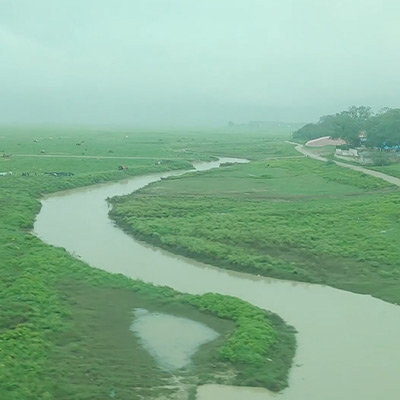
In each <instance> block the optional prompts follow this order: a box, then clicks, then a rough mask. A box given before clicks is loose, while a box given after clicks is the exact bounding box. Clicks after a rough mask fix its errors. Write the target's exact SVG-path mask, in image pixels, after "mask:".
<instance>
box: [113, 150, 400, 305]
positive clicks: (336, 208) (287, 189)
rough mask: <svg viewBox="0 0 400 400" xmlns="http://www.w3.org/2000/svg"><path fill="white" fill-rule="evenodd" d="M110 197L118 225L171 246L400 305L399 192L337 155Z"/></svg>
mask: <svg viewBox="0 0 400 400" xmlns="http://www.w3.org/2000/svg"><path fill="white" fill-rule="evenodd" d="M112 204H113V209H112V212H111V216H112V218H113V219H114V220H115V221H117V223H118V224H119V225H120V226H121V227H122V228H123V229H125V230H126V231H127V232H130V233H131V234H133V235H134V236H135V237H137V238H140V239H141V240H144V241H146V242H149V243H152V244H155V245H157V246H161V247H163V248H165V249H168V250H169V251H171V252H175V253H178V254H182V255H185V256H189V257H192V258H196V259H197V260H200V261H204V262H206V263H212V264H214V265H218V266H219V267H221V268H228V269H234V270H238V271H245V272H250V273H254V274H259V275H265V276H269V277H274V278H281V279H289V280H295V281H304V282H312V283H320V284H327V285H331V286H333V287H337V288H341V289H345V290H349V291H353V292H357V293H363V294H370V295H373V296H375V297H378V298H381V299H384V300H386V301H389V302H392V303H397V304H399V303H400V264H399V258H400V257H399V256H400V251H399V248H400V247H399V246H400V209H399V204H400V191H399V189H398V188H397V187H395V186H392V185H390V184H389V183H387V182H385V181H383V180H380V179H377V178H373V177H371V176H368V175H366V174H363V173H360V172H355V171H351V170H347V169H345V168H341V167H339V166H337V165H335V164H334V163H333V162H328V163H322V162H319V161H315V160H312V159H308V158H299V159H297V158H287V159H286V158H285V159H284V158H281V159H269V160H260V159H258V160H257V158H254V161H253V162H251V163H249V164H240V165H227V166H226V167H224V168H220V169H218V170H210V171H206V172H203V173H201V172H199V173H192V174H190V175H186V176H182V177H171V178H169V179H166V180H163V181H161V182H157V183H154V184H151V185H149V186H148V187H145V188H143V189H141V190H139V191H137V192H135V193H133V194H132V195H128V196H124V197H119V198H114V199H113V200H112Z"/></svg>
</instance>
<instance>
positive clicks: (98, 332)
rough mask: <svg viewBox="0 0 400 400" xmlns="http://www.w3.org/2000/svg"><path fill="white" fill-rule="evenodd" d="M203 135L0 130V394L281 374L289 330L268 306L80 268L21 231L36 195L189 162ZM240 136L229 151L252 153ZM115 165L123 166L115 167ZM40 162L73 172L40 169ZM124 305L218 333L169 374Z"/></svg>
mask: <svg viewBox="0 0 400 400" xmlns="http://www.w3.org/2000/svg"><path fill="white" fill-rule="evenodd" d="M212 137H213V136H212V135H205V137H201V136H198V135H194V134H193V135H192V136H190V135H189V134H188V135H181V134H165V135H164V134H161V133H149V134H134V133H132V132H117V133H111V132H99V131H93V132H86V131H82V130H72V131H70V130H59V129H42V128H34V129H33V128H32V129H29V128H24V129H22V128H20V129H14V128H13V129H11V128H3V129H0V150H1V151H0V154H2V153H5V154H7V155H10V157H4V158H3V157H0V171H11V172H12V173H13V174H12V175H8V176H1V177H0V189H1V190H0V205H1V207H0V237H1V241H0V307H1V310H2V312H1V316H0V354H1V360H0V368H1V373H0V398H1V399H4V400H20V399H24V400H30V399H32V400H33V399H44V400H51V399H77V400H84V399H85V400H86V399H94V398H96V399H98V398H111V396H112V394H113V393H115V398H118V399H136V398H137V399H139V398H143V397H145V398H148V399H151V398H156V397H159V396H162V395H165V396H167V397H171V398H173V397H174V394H175V393H176V392H177V391H178V390H179V389H180V387H179V386H183V387H187V388H189V389H188V390H189V391H190V387H194V386H195V385H196V384H199V383H202V382H215V381H218V382H230V383H236V384H239V385H240V384H248V385H257V386H267V387H269V388H271V389H273V390H280V389H282V388H284V387H285V386H286V385H287V374H288V370H289V368H290V365H291V360H292V357H293V355H294V349H295V342H294V333H293V330H292V328H290V327H288V326H286V325H285V324H284V323H283V321H282V320H280V319H279V317H277V316H275V315H271V314H269V313H267V312H264V311H262V310H260V309H258V308H256V307H254V306H251V305H250V304H248V303H246V302H243V301H241V300H239V299H234V298H229V297H224V296H218V295H206V296H200V297H199V296H189V295H182V294H179V293H177V292H175V291H173V290H171V289H169V288H157V287H154V286H151V285H148V284H143V283H141V282H137V281H132V280H130V279H128V278H126V277H123V276H120V275H112V274H109V273H106V272H104V271H100V270H97V269H93V268H89V267H88V266H87V265H85V264H84V263H82V262H80V261H79V260H77V259H75V258H73V257H72V256H70V255H69V254H68V253H66V252H65V251H64V250H63V249H58V248H54V247H52V246H48V245H46V244H44V243H42V242H41V241H40V240H39V239H37V238H36V237H34V236H32V235H31V233H30V230H31V228H32V226H33V222H34V218H35V215H36V214H37V213H38V212H39V210H40V202H39V199H40V197H41V196H42V195H43V194H46V193H52V192H56V191H59V190H64V189H69V188H72V187H77V186H84V185H90V184H93V183H97V182H102V181H106V180H117V179H122V178H126V177H128V176H133V175H137V174H142V173H149V172H154V171H162V170H167V169H174V168H175V169H176V168H189V166H190V163H189V162H190V161H192V160H194V159H210V158H211V157H212V155H211V154H209V153H208V150H207V149H206V148H205V147H202V144H204V143H206V141H210V140H211V138H212ZM218 140H220V141H221V142H223V143H225V144H226V154H224V155H230V154H229V149H228V143H229V142H230V141H232V140H233V139H232V138H229V137H225V136H224V135H222V134H221V136H220V139H218ZM78 143H80V144H79V145H78ZM189 144H190V146H192V147H191V149H192V150H190V151H187V150H185V149H188V148H189ZM242 145H243V149H244V150H243V153H242V154H240V155H242V156H245V157H249V158H251V157H258V156H257V154H259V152H258V151H259V150H258V144H257V141H256V139H254V140H249V142H247V145H246V146H244V144H243V142H242ZM279 148H282V149H284V150H283V151H285V152H286V151H288V152H290V151H289V150H288V146H285V145H284V146H281V145H279ZM42 150H44V153H43V152H42ZM183 150H184V151H183ZM88 157H90V158H88ZM103 157H105V158H103ZM123 157H130V158H129V159H127V158H123ZM131 157H139V158H136V159H134V158H131ZM157 161H161V164H159V163H158V162H157ZM120 164H124V165H125V164H126V165H128V167H129V168H128V170H126V171H118V169H117V167H118V165H120ZM50 171H64V172H72V173H74V175H73V176H68V177H66V176H64V177H54V176H48V175H45V174H44V173H45V172H50ZM26 172H29V176H26V175H22V174H23V173H24V174H25V173H26ZM135 307H143V308H148V309H151V310H154V309H157V310H164V311H166V312H170V313H173V314H176V315H182V316H187V317H190V318H193V319H196V320H199V321H202V322H204V323H206V324H208V325H209V326H211V327H213V328H214V329H216V330H217V331H218V332H220V333H221V336H220V339H218V340H216V341H215V342H212V343H210V344H208V345H206V346H204V347H203V348H202V350H201V351H200V352H199V354H198V355H197V356H196V357H195V358H194V362H193V366H192V367H191V368H189V369H188V370H183V371H179V372H176V374H175V375H176V376H177V377H178V378H179V379H178V385H176V377H174V379H175V380H171V374H170V373H168V372H166V371H164V370H162V369H160V368H159V367H158V365H157V364H156V362H155V361H154V360H153V359H152V358H151V357H149V355H148V354H147V353H146V352H145V351H143V349H142V348H141V347H140V345H139V343H138V341H137V338H136V337H135V336H134V335H133V334H130V333H129V330H128V328H129V325H130V323H131V322H132V309H133V308H135ZM266 354H268V357H269V358H270V359H272V360H273V362H266ZM210 366H211V368H210ZM221 371H223V373H221ZM171 382H175V386H174V384H171Z"/></svg>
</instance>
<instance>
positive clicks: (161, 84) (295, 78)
mask: <svg viewBox="0 0 400 400" xmlns="http://www.w3.org/2000/svg"><path fill="white" fill-rule="evenodd" d="M399 20H400V3H399V2H398V1H388V0H383V1H382V0H363V1H361V0H350V1H344V0H337V1H334V2H332V1H326V0H318V1H317V0H305V1H296V0H282V1H279V2H278V1H265V0H251V1H245V0H237V1H233V0H218V1H215V0H202V1H195V0H185V1H184V0H118V1H110V0H85V1H82V0H59V1H53V0H36V1H31V0H19V1H15V0H1V2H0V123H3V124H4V123H7V124H8V123H26V124H29V123H72V124H81V123H82V124H130V125H136V126H146V127H150V126H169V127H179V126H213V125H226V124H227V122H228V121H230V120H231V121H234V122H243V121H257V120H261V121H271V120H272V121H276V120H282V121H304V122H306V121H314V120H317V119H318V117H319V116H320V115H325V114H331V113H335V112H337V111H339V110H342V109H346V108H347V107H349V106H351V105H353V104H356V105H360V104H364V105H369V106H372V107H373V108H374V109H379V108H381V107H384V106H388V107H398V105H399V104H398V100H399V96H398V93H399V89H400V75H399V74H398V69H399V63H400V53H399V52H398V51H396V49H397V42H398V38H399V37H400V25H399V23H398V21H399Z"/></svg>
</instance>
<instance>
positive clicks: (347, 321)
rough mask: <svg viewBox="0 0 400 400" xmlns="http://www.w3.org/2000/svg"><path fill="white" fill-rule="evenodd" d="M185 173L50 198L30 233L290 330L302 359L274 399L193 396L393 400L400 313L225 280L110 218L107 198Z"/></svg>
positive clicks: (344, 295) (221, 392)
mask: <svg viewBox="0 0 400 400" xmlns="http://www.w3.org/2000/svg"><path fill="white" fill-rule="evenodd" d="M228 161H240V160H234V159H224V158H222V159H220V161H219V162H211V163H199V164H197V165H195V167H196V169H198V170H205V169H210V168H216V167H218V166H219V165H220V163H221V162H228ZM181 173H183V172H182V171H181V172H176V171H175V172H168V173H158V174H152V175H146V176H139V177H136V178H132V179H130V180H127V181H124V182H118V183H110V184H101V185H96V186H93V187H86V188H81V189H75V190H72V191H67V192H62V193H57V194H54V195H51V196H49V197H46V198H44V199H43V200H42V209H41V211H40V213H39V215H38V216H37V219H36V222H35V227H34V232H35V234H36V235H37V236H38V237H39V238H41V239H42V240H43V241H45V242H46V243H49V244H52V245H54V246H60V247H64V248H65V249H66V250H67V251H69V252H70V253H71V254H73V255H74V256H76V257H78V258H80V259H82V260H84V261H85V262H87V263H88V264H89V265H91V266H93V267H97V268H101V269H104V270H106V271H110V272H114V273H122V274H124V275H126V276H129V277H131V278H134V279H142V280H143V281H146V282H151V283H153V284H155V285H168V286H170V287H173V288H174V289H176V290H179V291H182V292H187V293H193V294H201V293H206V292H218V293H222V294H228V295H232V296H237V297H240V298H242V299H244V300H247V301H249V302H251V303H253V304H255V305H257V306H259V307H262V308H265V309H269V310H271V311H273V312H276V313H278V314H279V315H280V316H281V317H282V318H284V319H285V320H286V321H287V322H288V323H289V324H291V325H293V326H295V328H296V329H297V331H298V334H297V341H298V349H297V354H296V359H295V362H294V366H293V369H292V372H291V376H290V387H289V388H288V389H287V390H285V391H284V392H283V393H281V394H279V395H276V394H272V393H270V392H268V391H267V390H264V389H258V388H235V387H225V386H218V385H205V386H203V387H200V388H199V390H198V399H200V400H214V399H215V400H217V399H218V400H221V399H230V400H234V399H243V398H244V397H245V398H246V400H259V399H270V398H278V399H280V400H338V399H340V400H378V399H385V400H399V399H400V307H399V306H396V305H393V304H389V303H386V302H383V301H381V300H378V299H375V298H372V297H370V296H365V295H357V294H353V293H350V292H346V291H342V290H338V289H333V288H331V287H326V286H321V285H312V284H304V283H298V282H290V281H280V280H276V279H269V278H264V277H257V276H253V275H248V274H243V273H238V272H232V271H225V270H221V269H218V268H215V267H213V266H210V265H205V264H202V263H199V262H196V261H193V260H191V259H187V258H184V257H179V256H175V255H173V254H171V253H168V252H166V251H163V250H160V249H158V248H155V247H152V246H149V245H146V244H143V243H141V242H138V241H136V240H135V239H133V238H132V237H130V236H128V235H126V234H125V233H124V232H122V231H121V230H120V229H118V228H117V227H116V226H115V225H114V224H113V222H112V221H111V220H110V219H109V218H108V211H109V208H108V207H109V206H108V203H107V202H106V201H105V199H106V198H108V197H113V196H118V195H123V194H128V193H131V192H132V191H135V190H137V189H139V188H141V187H143V186H145V185H147V184H149V183H151V182H154V181H157V180H159V179H161V178H162V177H167V176H170V175H178V174H181Z"/></svg>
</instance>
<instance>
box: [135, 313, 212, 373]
mask: <svg viewBox="0 0 400 400" xmlns="http://www.w3.org/2000/svg"><path fill="white" fill-rule="evenodd" d="M134 317H135V318H134V321H133V323H132V326H131V330H132V331H133V332H134V333H135V334H136V335H137V336H138V337H139V338H140V340H141V342H142V345H143V347H144V348H145V349H146V350H147V351H148V352H149V353H150V354H151V355H152V356H153V357H154V358H155V359H156V360H157V362H158V363H159V365H160V366H161V367H162V368H164V369H167V370H175V369H180V368H183V367H185V366H187V365H188V364H190V362H191V357H192V356H193V355H194V354H195V353H196V352H197V350H198V349H199V347H200V346H201V345H202V344H205V343H208V342H210V341H212V340H214V339H216V338H217V337H218V336H219V334H218V332H216V331H214V330H213V329H211V328H209V327H208V326H206V325H204V324H202V323H200V322H196V321H193V320H190V319H187V318H182V317H176V316H174V315H169V314H162V313H157V312H149V311H147V310H144V309H142V308H136V309H135V310H134Z"/></svg>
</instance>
